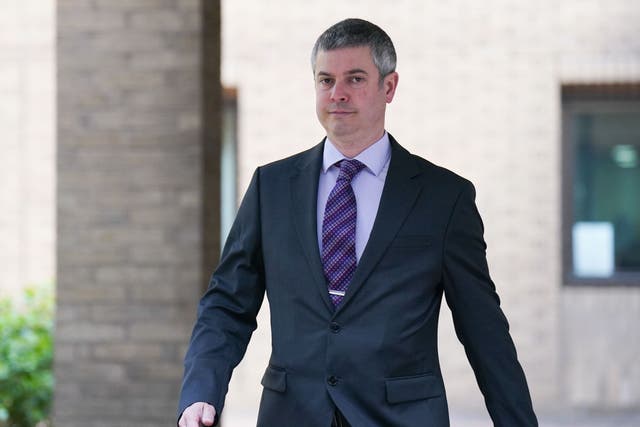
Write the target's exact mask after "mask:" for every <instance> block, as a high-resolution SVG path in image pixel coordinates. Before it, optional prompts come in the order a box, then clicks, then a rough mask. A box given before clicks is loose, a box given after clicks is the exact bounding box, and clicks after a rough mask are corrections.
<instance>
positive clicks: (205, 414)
mask: <svg viewBox="0 0 640 427" xmlns="http://www.w3.org/2000/svg"><path fill="white" fill-rule="evenodd" d="M215 417H216V410H215V408H214V407H213V406H211V405H209V404H207V403H205V404H204V405H203V406H202V417H201V420H202V424H204V425H205V426H212V425H213V420H214V419H215Z"/></svg>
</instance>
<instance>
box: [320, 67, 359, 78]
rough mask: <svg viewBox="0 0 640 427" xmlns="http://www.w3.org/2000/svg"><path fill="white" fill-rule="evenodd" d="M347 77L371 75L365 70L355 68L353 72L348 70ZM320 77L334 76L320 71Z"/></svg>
mask: <svg viewBox="0 0 640 427" xmlns="http://www.w3.org/2000/svg"><path fill="white" fill-rule="evenodd" d="M344 74H345V75H347V76H348V75H351V74H366V75H369V73H367V72H366V71H365V70H363V69H362V68H353V69H351V70H348V71H347V72H346V73H344ZM318 76H329V77H331V76H333V74H331V73H328V72H326V71H318Z"/></svg>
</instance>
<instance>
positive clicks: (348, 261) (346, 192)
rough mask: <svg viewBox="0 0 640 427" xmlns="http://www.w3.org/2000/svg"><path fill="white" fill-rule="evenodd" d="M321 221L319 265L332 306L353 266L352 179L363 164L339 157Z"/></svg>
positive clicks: (354, 249) (354, 225) (353, 213)
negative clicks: (337, 167)
mask: <svg viewBox="0 0 640 427" xmlns="http://www.w3.org/2000/svg"><path fill="white" fill-rule="evenodd" d="M339 163H340V174H339V175H338V180H337V181H336V185H335V187H333V190H331V193H330V194H329V198H328V199H327V206H326V207H325V210H324V220H323V221H322V265H323V268H324V276H325V277H326V279H327V284H328V286H329V296H330V297H331V300H332V301H333V305H334V306H336V307H337V306H338V304H340V302H341V301H342V298H343V297H344V294H345V291H346V290H347V286H349V282H350V281H351V277H352V276H353V272H354V271H355V269H356V196H355V194H353V188H351V180H352V179H353V177H354V176H356V175H357V174H358V172H360V171H361V170H362V169H364V167H365V165H364V164H363V163H360V162H359V161H357V160H342V161H340V162H339Z"/></svg>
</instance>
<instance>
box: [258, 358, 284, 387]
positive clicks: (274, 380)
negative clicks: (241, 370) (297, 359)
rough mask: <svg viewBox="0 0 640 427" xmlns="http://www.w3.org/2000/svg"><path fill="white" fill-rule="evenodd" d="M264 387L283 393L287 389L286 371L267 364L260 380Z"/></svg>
mask: <svg viewBox="0 0 640 427" xmlns="http://www.w3.org/2000/svg"><path fill="white" fill-rule="evenodd" d="M260 384H262V385H263V386H264V387H265V388H268V389H270V390H274V391H279V392H280V393H283V392H284V391H285V390H286V389H287V372H286V371H285V370H284V369H282V368H276V367H275V366H273V365H269V366H267V369H266V370H265V371H264V375H263V376H262V381H260Z"/></svg>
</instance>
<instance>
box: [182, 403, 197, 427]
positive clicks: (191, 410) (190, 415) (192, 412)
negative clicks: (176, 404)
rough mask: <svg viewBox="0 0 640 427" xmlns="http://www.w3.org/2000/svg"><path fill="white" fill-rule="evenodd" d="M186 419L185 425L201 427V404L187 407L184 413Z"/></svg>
mask: <svg viewBox="0 0 640 427" xmlns="http://www.w3.org/2000/svg"><path fill="white" fill-rule="evenodd" d="M182 417H183V418H184V421H185V423H184V424H185V425H184V427H200V407H199V405H197V406H196V405H191V406H190V407H188V408H187V409H185V411H184V414H183V415H182Z"/></svg>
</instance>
